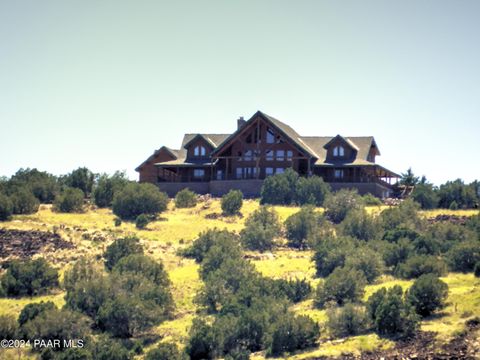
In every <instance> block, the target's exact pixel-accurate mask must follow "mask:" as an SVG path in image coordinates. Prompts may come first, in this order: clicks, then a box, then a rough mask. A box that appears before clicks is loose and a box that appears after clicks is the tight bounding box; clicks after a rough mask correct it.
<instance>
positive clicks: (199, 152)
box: [193, 146, 207, 156]
mask: <svg viewBox="0 0 480 360" xmlns="http://www.w3.org/2000/svg"><path fill="white" fill-rule="evenodd" d="M193 154H194V155H195V156H206V155H207V149H205V146H195V149H193Z"/></svg>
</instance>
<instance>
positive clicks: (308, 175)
mask: <svg viewBox="0 0 480 360" xmlns="http://www.w3.org/2000/svg"><path fill="white" fill-rule="evenodd" d="M311 160H312V158H311V157H309V158H308V170H307V177H310V176H312V174H311V169H310V162H311Z"/></svg>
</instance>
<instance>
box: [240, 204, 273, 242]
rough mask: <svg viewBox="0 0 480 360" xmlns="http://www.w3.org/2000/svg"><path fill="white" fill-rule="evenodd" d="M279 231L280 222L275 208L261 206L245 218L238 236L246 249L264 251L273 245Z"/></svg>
mask: <svg viewBox="0 0 480 360" xmlns="http://www.w3.org/2000/svg"><path fill="white" fill-rule="evenodd" d="M279 232H280V222H279V220H278V215H277V213H276V212H275V210H273V209H269V208H267V207H265V206H261V207H260V208H259V209H257V210H255V211H254V212H253V213H252V214H251V215H250V216H249V217H248V218H247V220H246V221H245V228H244V229H243V230H242V231H241V232H240V237H241V240H242V243H243V244H244V246H245V247H246V248H247V249H250V250H259V251H265V250H270V249H271V248H272V247H273V240H274V239H275V238H276V237H278V236H279Z"/></svg>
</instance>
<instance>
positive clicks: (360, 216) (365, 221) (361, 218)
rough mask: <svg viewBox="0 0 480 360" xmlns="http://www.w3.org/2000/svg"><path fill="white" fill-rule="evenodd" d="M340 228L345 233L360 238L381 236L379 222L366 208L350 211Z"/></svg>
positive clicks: (367, 238) (368, 238)
mask: <svg viewBox="0 0 480 360" xmlns="http://www.w3.org/2000/svg"><path fill="white" fill-rule="evenodd" d="M340 230H341V232H342V233H343V235H345V236H351V237H354V238H356V239H359V240H366V241H368V240H373V239H376V238H378V237H379V236H380V226H379V224H378V222H377V221H376V220H375V219H374V217H373V216H371V215H368V214H367V212H366V211H365V209H360V210H353V211H349V212H348V213H347V215H346V216H345V219H344V220H343V221H342V223H341V224H340Z"/></svg>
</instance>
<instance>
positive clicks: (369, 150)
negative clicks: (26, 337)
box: [136, 111, 399, 198]
mask: <svg viewBox="0 0 480 360" xmlns="http://www.w3.org/2000/svg"><path fill="white" fill-rule="evenodd" d="M378 155H380V151H379V149H378V146H377V144H376V142H375V139H374V138H373V136H362V137H346V136H341V135H337V136H334V137H331V136H300V135H299V134H298V133H297V132H296V131H295V130H293V129H292V128H291V127H290V126H288V125H286V124H284V123H283V122H281V121H279V120H277V119H275V118H273V117H271V116H269V115H267V114H265V113H263V112H261V111H257V112H256V113H255V114H254V115H253V116H252V117H251V118H250V119H249V120H248V121H246V120H244V119H243V118H240V119H238V120H237V130H236V131H235V132H234V133H233V134H185V136H184V138H183V142H182V146H181V147H180V149H179V150H173V149H170V148H168V147H166V146H162V147H161V148H160V149H158V150H156V151H155V152H154V153H153V154H152V155H151V156H150V157H149V158H148V159H147V160H145V161H144V162H143V163H142V164H140V165H139V166H138V167H137V168H136V171H138V172H139V174H140V182H150V183H153V184H156V185H158V186H159V188H160V189H161V190H162V191H165V192H167V193H168V194H169V195H170V196H173V195H174V194H175V193H177V192H178V191H179V190H181V189H183V188H187V187H188V188H190V189H191V190H193V191H195V192H196V193H200V194H205V193H211V194H212V195H216V196H218V195H222V194H224V193H226V192H228V190H230V189H240V190H242V192H243V193H244V194H245V195H246V196H258V195H259V194H260V188H261V186H262V182H263V180H264V179H265V178H266V177H267V176H271V175H274V174H280V173H282V172H284V171H285V169H287V168H293V169H294V170H295V171H296V172H298V174H299V175H300V176H312V175H318V176H321V177H322V178H323V179H324V180H325V181H326V182H328V183H329V184H330V185H331V187H332V189H333V190H338V189H341V188H353V189H357V190H358V192H359V193H360V194H366V193H371V194H373V195H375V196H378V197H381V198H385V197H388V196H390V194H391V192H392V184H393V183H395V182H396V180H397V179H398V177H399V175H397V174H396V173H394V172H393V171H390V170H388V169H386V168H384V167H383V166H380V165H378V164H377V163H376V162H375V158H376V156H378Z"/></svg>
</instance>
